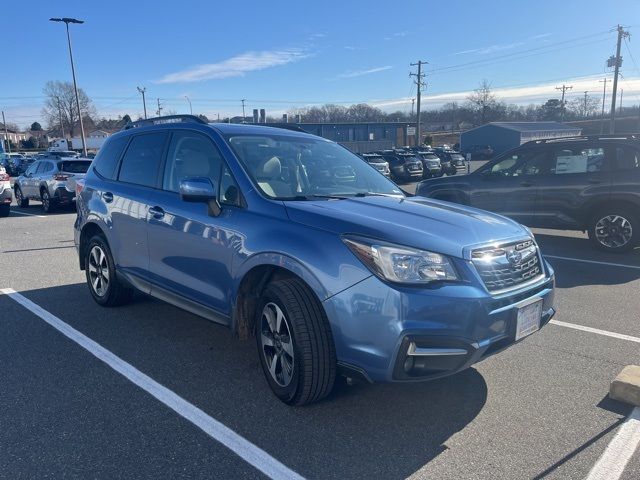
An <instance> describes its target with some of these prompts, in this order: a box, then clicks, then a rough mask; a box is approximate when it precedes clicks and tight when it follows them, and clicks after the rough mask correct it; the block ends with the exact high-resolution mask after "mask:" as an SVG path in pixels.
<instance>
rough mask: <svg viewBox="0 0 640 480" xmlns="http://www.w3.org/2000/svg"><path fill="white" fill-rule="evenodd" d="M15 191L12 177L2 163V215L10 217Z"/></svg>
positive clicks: (0, 210) (0, 167)
mask: <svg viewBox="0 0 640 480" xmlns="http://www.w3.org/2000/svg"><path fill="white" fill-rule="evenodd" d="M12 200H13V192H12V191H11V182H10V177H9V175H8V174H7V171H6V170H5V168H4V167H3V166H2V165H0V217H8V216H9V211H10V209H11V201H12Z"/></svg>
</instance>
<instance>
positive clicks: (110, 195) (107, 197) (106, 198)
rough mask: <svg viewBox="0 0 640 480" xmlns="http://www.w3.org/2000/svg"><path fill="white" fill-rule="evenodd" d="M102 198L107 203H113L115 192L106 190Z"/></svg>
mask: <svg viewBox="0 0 640 480" xmlns="http://www.w3.org/2000/svg"><path fill="white" fill-rule="evenodd" d="M102 199H103V200H104V201H105V202H107V203H111V202H113V193H111V192H104V193H103V194H102Z"/></svg>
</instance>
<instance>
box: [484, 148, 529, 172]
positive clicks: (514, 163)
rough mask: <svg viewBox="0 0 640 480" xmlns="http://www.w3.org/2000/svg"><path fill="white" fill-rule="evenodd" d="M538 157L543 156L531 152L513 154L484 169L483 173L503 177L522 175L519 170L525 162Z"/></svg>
mask: <svg viewBox="0 0 640 480" xmlns="http://www.w3.org/2000/svg"><path fill="white" fill-rule="evenodd" d="M538 156H541V155H540V154H539V153H538V154H536V152H534V151H531V150H524V151H519V152H513V153H512V154H511V155H509V156H507V157H505V158H503V159H502V160H500V161H498V162H497V163H494V164H493V165H492V166H490V167H487V168H486V169H484V170H483V173H485V172H489V173H491V174H492V175H501V176H504V177H512V176H517V175H522V174H523V173H522V172H521V171H520V170H518V167H519V166H520V165H522V164H523V162H524V161H528V160H529V159H532V158H534V157H538Z"/></svg>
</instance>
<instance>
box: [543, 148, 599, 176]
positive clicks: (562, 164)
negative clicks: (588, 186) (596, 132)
mask: <svg viewBox="0 0 640 480" xmlns="http://www.w3.org/2000/svg"><path fill="white" fill-rule="evenodd" d="M551 164H552V165H551V169H552V172H553V173H555V174H557V175H566V174H570V173H596V172H602V171H605V170H607V169H608V163H607V161H606V156H605V154H604V149H603V148H601V147H598V148H593V147H589V146H579V147H559V148H556V149H554V150H553V153H552V160H551Z"/></svg>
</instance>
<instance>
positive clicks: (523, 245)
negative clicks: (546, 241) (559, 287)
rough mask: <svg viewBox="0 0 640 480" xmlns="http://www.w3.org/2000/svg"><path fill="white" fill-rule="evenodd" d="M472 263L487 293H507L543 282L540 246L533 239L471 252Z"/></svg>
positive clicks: (480, 248) (477, 248) (481, 248)
mask: <svg viewBox="0 0 640 480" xmlns="http://www.w3.org/2000/svg"><path fill="white" fill-rule="evenodd" d="M471 262H472V264H473V266H474V267H475V269H476V272H477V273H478V275H479V277H480V279H481V280H482V282H483V283H484V286H485V287H486V289H487V290H488V291H489V292H490V293H492V294H501V293H506V292H509V291H512V290H517V289H519V288H523V287H526V286H528V285H530V284H532V283H536V282H537V281H538V280H541V279H544V267H543V263H542V257H541V255H540V251H539V250H538V246H537V245H536V243H535V241H534V240H533V239H531V238H527V239H520V240H515V241H510V242H505V243H502V244H497V245H496V244H494V245H490V246H486V247H476V248H474V249H473V250H471Z"/></svg>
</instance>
